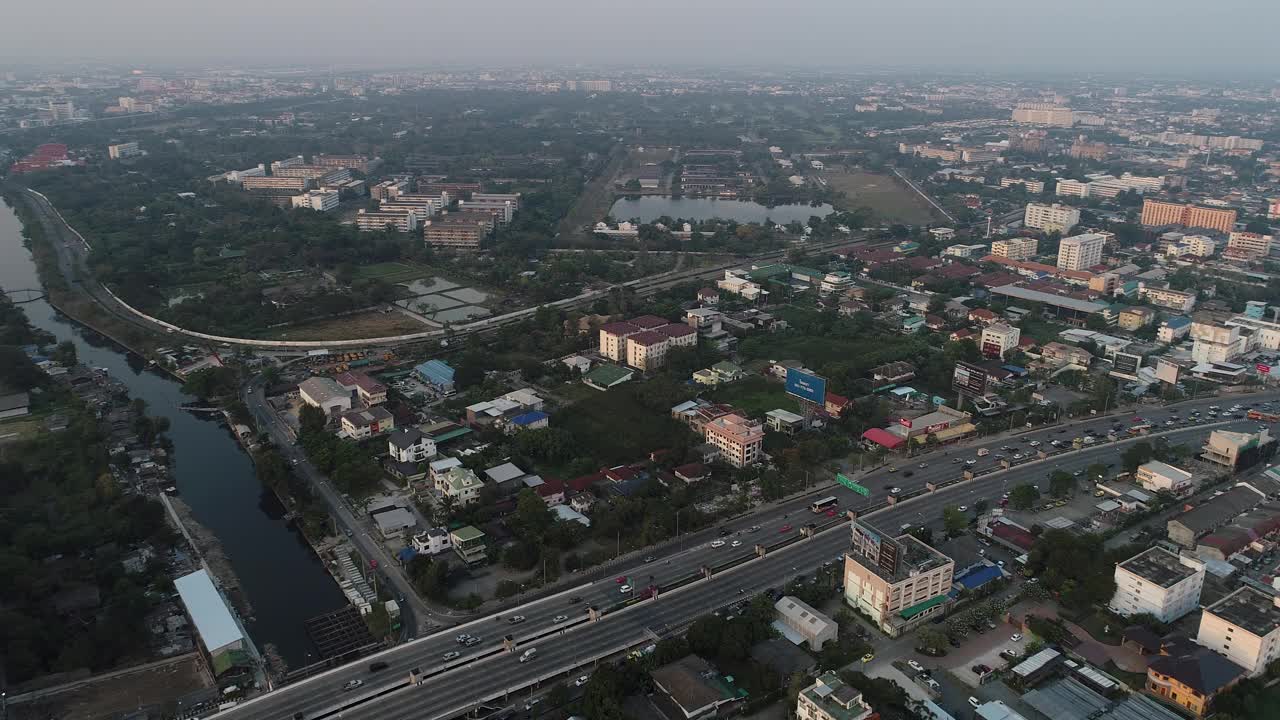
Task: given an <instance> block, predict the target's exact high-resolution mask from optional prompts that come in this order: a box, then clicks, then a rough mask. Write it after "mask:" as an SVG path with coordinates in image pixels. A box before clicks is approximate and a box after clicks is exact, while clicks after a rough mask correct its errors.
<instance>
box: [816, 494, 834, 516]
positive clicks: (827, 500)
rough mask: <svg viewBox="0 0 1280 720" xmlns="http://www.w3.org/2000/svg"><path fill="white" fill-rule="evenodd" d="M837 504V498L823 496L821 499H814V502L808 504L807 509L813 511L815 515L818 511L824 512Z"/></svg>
mask: <svg viewBox="0 0 1280 720" xmlns="http://www.w3.org/2000/svg"><path fill="white" fill-rule="evenodd" d="M839 504H840V500H839V499H837V498H834V497H824V498H822V499H821V500H815V501H814V503H813V504H812V505H810V506H809V509H810V510H811V511H813V514H814V515H817V514H819V513H824V512H826V511H828V510H830V509H831V508H833V507H835V506H837V505H839Z"/></svg>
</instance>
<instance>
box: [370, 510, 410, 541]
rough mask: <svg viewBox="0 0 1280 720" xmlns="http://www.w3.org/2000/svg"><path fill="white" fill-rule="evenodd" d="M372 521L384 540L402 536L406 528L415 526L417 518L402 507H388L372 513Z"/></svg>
mask: <svg viewBox="0 0 1280 720" xmlns="http://www.w3.org/2000/svg"><path fill="white" fill-rule="evenodd" d="M373 523H374V524H375V525H377V526H378V532H379V533H380V534H381V535H382V538H383V539H384V540H391V539H394V538H402V537H404V533H405V531H406V530H408V529H410V528H413V527H416V526H417V524H418V520H417V518H415V517H414V516H413V513H411V512H409V511H408V510H406V509H404V508H402V507H396V508H390V509H387V510H384V511H382V512H377V513H374V514H373Z"/></svg>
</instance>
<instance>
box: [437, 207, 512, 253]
mask: <svg viewBox="0 0 1280 720" xmlns="http://www.w3.org/2000/svg"><path fill="white" fill-rule="evenodd" d="M493 226H494V222H493V218H492V217H484V216H481V215H479V214H476V213H469V212H459V213H450V214H446V215H441V216H440V217H435V218H432V219H430V220H427V221H426V222H425V223H423V224H422V239H423V241H424V242H425V243H426V244H427V245H430V246H432V247H437V248H447V249H450V250H466V251H475V250H479V249H480V244H481V243H483V242H484V239H485V238H486V237H488V236H489V233H490V231H492V230H493Z"/></svg>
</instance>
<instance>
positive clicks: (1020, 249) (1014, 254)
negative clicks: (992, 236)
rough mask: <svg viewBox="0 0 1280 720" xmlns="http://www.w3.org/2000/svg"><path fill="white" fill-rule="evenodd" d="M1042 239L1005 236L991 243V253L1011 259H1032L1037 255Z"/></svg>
mask: <svg viewBox="0 0 1280 720" xmlns="http://www.w3.org/2000/svg"><path fill="white" fill-rule="evenodd" d="M1039 247H1040V241H1039V240H1038V239H1036V238H1031V237H1016V238H1004V239H1002V240H996V241H995V242H992V243H991V254H992V255H994V256H995V257H1002V258H1008V259H1010V260H1019V261H1021V260H1030V259H1031V258H1033V257H1035V256H1036V251H1037V250H1038V249H1039Z"/></svg>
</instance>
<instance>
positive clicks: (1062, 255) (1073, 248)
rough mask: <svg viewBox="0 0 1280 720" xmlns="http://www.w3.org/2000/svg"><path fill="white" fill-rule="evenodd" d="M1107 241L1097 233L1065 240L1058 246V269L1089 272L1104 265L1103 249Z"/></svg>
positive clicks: (1074, 236)
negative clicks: (1092, 268) (1096, 266)
mask: <svg viewBox="0 0 1280 720" xmlns="http://www.w3.org/2000/svg"><path fill="white" fill-rule="evenodd" d="M1106 244H1107V239H1106V238H1105V237H1103V236H1102V235H1098V234H1097V233H1085V234H1083V235H1073V236H1071V237H1069V238H1063V239H1062V242H1061V243H1059V244H1058V267H1059V268H1060V269H1062V270H1087V269H1089V268H1091V267H1093V266H1094V265H1099V264H1101V263H1102V248H1103V247H1104V246H1105V245H1106Z"/></svg>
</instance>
